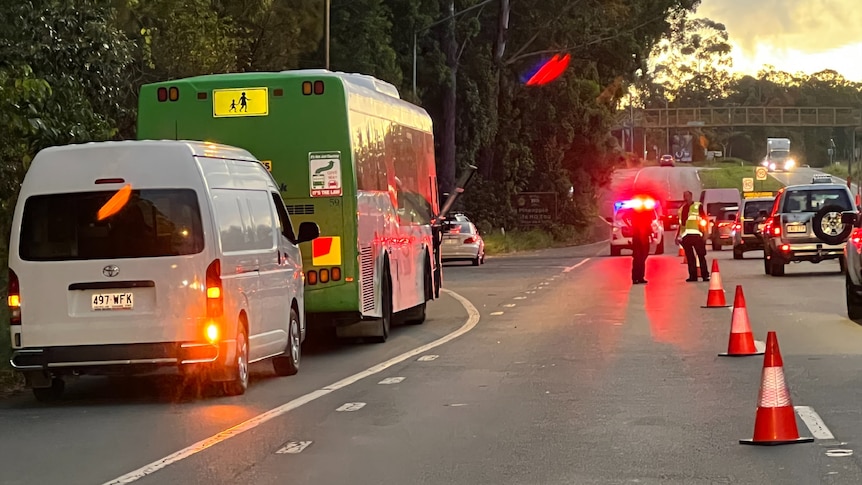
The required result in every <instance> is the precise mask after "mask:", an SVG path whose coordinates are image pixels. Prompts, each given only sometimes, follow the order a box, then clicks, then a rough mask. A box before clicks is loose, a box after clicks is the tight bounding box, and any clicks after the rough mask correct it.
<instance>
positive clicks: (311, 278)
mask: <svg viewBox="0 0 862 485" xmlns="http://www.w3.org/2000/svg"><path fill="white" fill-rule="evenodd" d="M305 276H306V281H308V284H309V285H316V284H317V271H314V270H311V271H309V272H308V273H306V275H305Z"/></svg>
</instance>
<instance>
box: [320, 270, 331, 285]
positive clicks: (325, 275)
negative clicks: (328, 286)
mask: <svg viewBox="0 0 862 485" xmlns="http://www.w3.org/2000/svg"><path fill="white" fill-rule="evenodd" d="M318 275H319V277H320V282H321V283H329V270H328V269H322V270H320V271H319V272H318Z"/></svg>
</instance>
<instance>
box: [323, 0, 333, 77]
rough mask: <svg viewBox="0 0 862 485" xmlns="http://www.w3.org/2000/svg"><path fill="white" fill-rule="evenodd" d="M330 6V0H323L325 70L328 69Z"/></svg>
mask: <svg viewBox="0 0 862 485" xmlns="http://www.w3.org/2000/svg"><path fill="white" fill-rule="evenodd" d="M331 6H332V0H325V8H326V12H325V13H324V15H325V17H326V23H325V27H324V30H325V32H324V34H323V35H324V37H326V41H325V46H326V47H325V51H326V70H327V71H328V70H329V10H330V7H331Z"/></svg>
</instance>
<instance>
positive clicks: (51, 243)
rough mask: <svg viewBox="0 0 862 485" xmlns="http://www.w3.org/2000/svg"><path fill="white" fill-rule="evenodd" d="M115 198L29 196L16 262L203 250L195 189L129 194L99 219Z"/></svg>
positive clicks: (91, 194) (106, 193) (104, 193)
mask: <svg viewBox="0 0 862 485" xmlns="http://www.w3.org/2000/svg"><path fill="white" fill-rule="evenodd" d="M115 194H117V192H115V191H99V192H78V193H70V194H50V195H35V196H32V197H29V198H28V199H27V201H26V202H25V203H24V213H23V217H22V223H21V240H20V244H19V250H18V252H19V255H20V257H21V259H23V260H26V261H67V260H88V259H122V258H154V257H165V256H183V255H188V254H197V253H199V252H201V251H203V248H204V236H203V228H202V224H201V213H200V207H199V206H198V199H197V194H196V193H195V191H194V190H191V189H153V190H132V191H131V194H130V196H129V199H128V202H126V203H125V204H124V205H123V206H122V207H121V208H120V209H119V210H118V211H116V212H115V213H113V214H111V215H108V216H107V217H104V218H103V219H102V220H99V216H98V213H99V210H100V209H102V208H103V207H105V204H106V203H107V202H108V201H109V200H110V199H111V198H112V197H113V196H114V195H115ZM112 212H113V211H112Z"/></svg>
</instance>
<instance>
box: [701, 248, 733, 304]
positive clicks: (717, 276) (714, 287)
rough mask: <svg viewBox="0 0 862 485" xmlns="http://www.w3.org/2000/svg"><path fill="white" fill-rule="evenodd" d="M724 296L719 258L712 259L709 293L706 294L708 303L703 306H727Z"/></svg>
mask: <svg viewBox="0 0 862 485" xmlns="http://www.w3.org/2000/svg"><path fill="white" fill-rule="evenodd" d="M729 306H730V305H728V304H727V300H725V298H724V287H722V286H721V273H720V272H719V271H718V260H717V259H713V260H712V273H710V275H709V293H707V295H706V305H705V306H702V307H701V308H727V307H729Z"/></svg>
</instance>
